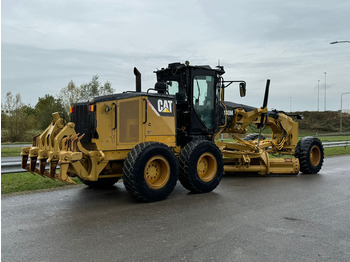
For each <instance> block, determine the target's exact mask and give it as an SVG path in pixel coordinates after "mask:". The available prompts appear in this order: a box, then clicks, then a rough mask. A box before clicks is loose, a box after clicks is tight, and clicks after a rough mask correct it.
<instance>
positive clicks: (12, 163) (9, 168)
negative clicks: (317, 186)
mask: <svg viewBox="0 0 350 262" xmlns="http://www.w3.org/2000/svg"><path fill="white" fill-rule="evenodd" d="M322 145H323V147H324V148H329V147H347V146H350V141H340V142H325V143H322ZM5 159H6V158H5ZM3 160H4V158H2V159H1V174H10V173H20V172H26V171H25V170H24V169H22V168H21V159H20V157H18V158H16V159H14V158H12V160H7V161H4V162H3ZM48 167H49V163H47V168H48Z"/></svg>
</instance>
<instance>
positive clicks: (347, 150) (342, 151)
mask: <svg viewBox="0 0 350 262" xmlns="http://www.w3.org/2000/svg"><path fill="white" fill-rule="evenodd" d="M324 155H325V156H326V157H327V156H340V155H350V146H347V147H328V148H325V149H324Z"/></svg>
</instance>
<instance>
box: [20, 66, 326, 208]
mask: <svg viewBox="0 0 350 262" xmlns="http://www.w3.org/2000/svg"><path fill="white" fill-rule="evenodd" d="M155 73H156V76H157V82H156V84H155V86H154V88H150V89H148V90H147V91H144V92H142V91H141V74H140V72H139V71H138V70H137V69H136V68H134V74H135V76H136V90H135V91H128V92H124V93H120V94H111V95H106V96H100V97H94V98H91V99H90V100H89V101H83V102H78V103H76V104H74V105H72V107H71V108H70V122H68V123H67V122H66V121H65V120H64V119H63V118H61V117H60V115H59V113H53V120H52V123H51V124H50V125H49V127H47V129H46V130H45V131H44V132H43V133H42V134H40V135H39V136H36V137H34V139H33V145H32V146H31V147H26V148H23V149H22V151H21V155H22V167H23V168H24V169H26V170H28V171H29V172H31V173H33V174H39V175H41V176H44V177H49V178H52V179H59V180H61V181H63V182H66V183H74V182H73V180H72V179H71V177H78V178H79V179H80V180H81V181H82V182H83V183H84V184H86V185H88V186H90V187H108V186H111V185H113V184H114V183H116V182H117V181H118V180H119V179H120V178H122V179H123V183H124V185H125V188H126V189H127V191H128V192H129V193H130V194H131V195H132V196H133V197H134V198H136V199H138V200H140V201H144V202H151V201H158V200H162V199H165V198H166V197H167V196H168V195H169V194H170V193H171V192H172V191H173V189H174V187H175V185H176V183H177V180H178V179H179V180H180V182H181V184H182V185H183V186H184V187H185V188H186V189H188V190H189V191H191V192H194V193H205V192H210V191H212V190H214V189H215V188H216V187H217V186H218V184H219V183H220V181H221V178H222V176H223V174H224V173H257V174H260V175H268V174H289V175H296V174H298V173H299V172H300V171H301V172H303V173H317V172H318V171H319V170H320V169H321V166H322V164H323V156H324V154H323V147H322V143H321V142H320V140H319V139H317V138H313V137H306V138H303V139H301V140H300V141H298V123H297V122H295V121H294V120H293V117H299V116H297V115H295V116H292V115H288V114H287V113H285V112H282V111H277V110H273V111H268V110H267V100H268V92H269V85H270V80H267V84H266V90H265V97H264V100H263V101H264V102H263V106H262V107H261V108H254V107H250V106H247V105H242V104H236V103H232V102H226V101H225V100H224V97H225V92H226V90H227V89H228V88H229V86H230V85H231V84H232V83H238V86H239V91H240V95H241V96H245V93H246V83H245V81H225V80H224V79H223V77H222V76H223V74H224V73H225V71H224V67H223V66H217V67H215V68H211V67H210V66H192V65H189V63H188V62H186V63H185V64H182V63H172V64H169V65H168V67H167V68H162V69H160V70H157V71H156V72H155ZM249 125H250V126H255V127H256V128H257V130H259V132H258V134H250V135H248V136H246V137H245V138H242V137H243V136H244V134H246V133H247V128H248V126H249ZM266 128H270V129H271V138H270V139H266V138H264V137H263V136H262V131H263V130H264V129H266ZM224 133H226V134H229V135H230V136H231V135H232V138H231V139H230V140H229V141H225V142H224V141H223V140H222V139H220V137H221V134H224ZM226 136H227V135H226ZM275 154H277V155H281V156H283V155H289V156H290V157H280V158H276V157H271V156H272V155H275ZM28 160H29V161H28ZM28 162H29V164H28ZM37 163H38V164H37ZM47 163H49V169H48V170H46V164H47ZM57 167H59V172H58V171H56V169H57Z"/></svg>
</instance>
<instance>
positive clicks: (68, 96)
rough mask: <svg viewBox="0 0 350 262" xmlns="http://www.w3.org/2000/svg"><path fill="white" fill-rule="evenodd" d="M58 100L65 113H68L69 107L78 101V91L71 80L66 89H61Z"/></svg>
mask: <svg viewBox="0 0 350 262" xmlns="http://www.w3.org/2000/svg"><path fill="white" fill-rule="evenodd" d="M58 98H59V99H60V100H61V101H62V104H63V106H64V108H65V111H66V112H67V113H69V107H70V106H71V105H72V104H73V103H76V102H78V100H79V99H80V89H79V87H77V86H76V85H75V83H74V82H73V81H72V80H71V81H70V82H69V83H68V85H67V86H66V87H64V88H62V89H61V91H60V93H59V94H58Z"/></svg>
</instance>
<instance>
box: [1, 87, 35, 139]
mask: <svg viewBox="0 0 350 262" xmlns="http://www.w3.org/2000/svg"><path fill="white" fill-rule="evenodd" d="M29 111H30V107H29V106H25V105H24V104H23V103H22V100H21V95H20V94H16V95H15V96H13V95H12V94H11V92H7V94H6V98H5V102H4V103H3V104H2V108H1V129H2V135H1V137H2V139H3V140H6V141H10V142H16V141H24V140H26V138H27V135H28V133H29V131H30V129H31V128H32V127H33V121H32V117H30V115H28V112H29Z"/></svg>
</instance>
